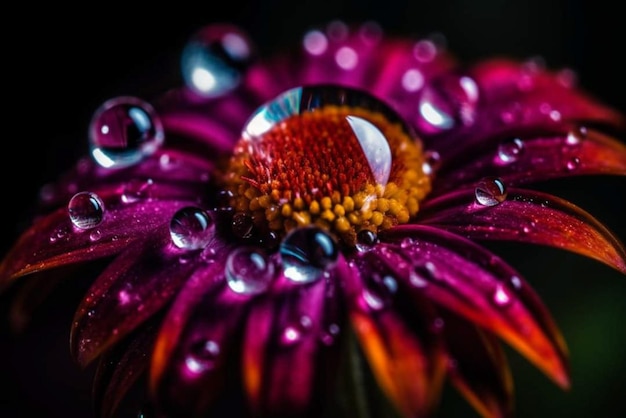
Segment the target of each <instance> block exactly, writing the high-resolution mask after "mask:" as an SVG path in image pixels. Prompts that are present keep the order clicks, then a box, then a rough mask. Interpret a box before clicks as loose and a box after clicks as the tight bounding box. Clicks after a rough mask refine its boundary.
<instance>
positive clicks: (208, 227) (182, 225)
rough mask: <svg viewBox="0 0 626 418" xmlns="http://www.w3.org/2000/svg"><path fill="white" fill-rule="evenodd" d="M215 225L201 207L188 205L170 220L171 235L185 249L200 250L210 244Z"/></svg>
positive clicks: (176, 244) (175, 243)
mask: <svg viewBox="0 0 626 418" xmlns="http://www.w3.org/2000/svg"><path fill="white" fill-rule="evenodd" d="M214 229H215V225H214V223H213V219H212V218H211V216H210V215H209V214H208V213H207V212H206V211H204V210H203V209H201V208H197V207H193V206H186V207H184V208H182V209H179V210H178V211H177V212H176V213H175V214H174V216H173V217H172V220H171V221H170V237H171V238H172V242H173V243H174V245H175V246H176V247H178V248H180V249H183V250H198V249H201V248H204V247H206V246H207V245H208V243H209V242H210V241H211V238H212V237H213V230H214Z"/></svg>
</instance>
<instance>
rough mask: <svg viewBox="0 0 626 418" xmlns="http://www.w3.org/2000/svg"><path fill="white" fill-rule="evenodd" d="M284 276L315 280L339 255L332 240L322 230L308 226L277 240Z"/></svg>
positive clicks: (308, 280) (305, 281)
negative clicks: (280, 240) (278, 241)
mask: <svg viewBox="0 0 626 418" xmlns="http://www.w3.org/2000/svg"><path fill="white" fill-rule="evenodd" d="M279 253H280V256H281V259H282V263H283V269H284V274H285V277H287V278H288V279H290V280H293V281H294V282H298V283H309V282H313V281H315V280H318V279H319V278H321V277H322V274H323V273H324V271H326V270H327V269H329V268H331V267H332V266H333V265H334V264H335V262H336V261H337V258H338V256H339V249H338V246H337V243H336V242H335V240H334V239H333V238H332V237H331V236H330V235H328V234H327V233H326V232H325V231H324V230H323V229H321V228H318V227H316V226H308V227H302V228H296V229H293V230H291V231H290V232H289V233H288V234H287V236H286V237H285V239H283V241H282V242H281V243H280V246H279Z"/></svg>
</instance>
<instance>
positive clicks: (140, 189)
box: [122, 179, 154, 203]
mask: <svg viewBox="0 0 626 418" xmlns="http://www.w3.org/2000/svg"><path fill="white" fill-rule="evenodd" d="M153 185H154V182H153V181H152V179H147V180H144V179H131V180H130V181H129V182H128V183H126V184H125V185H124V191H123V192H122V202H124V203H133V202H137V201H138V200H141V199H146V198H148V197H149V196H150V189H152V187H153Z"/></svg>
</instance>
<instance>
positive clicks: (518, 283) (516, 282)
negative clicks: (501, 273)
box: [509, 276, 522, 290]
mask: <svg viewBox="0 0 626 418" xmlns="http://www.w3.org/2000/svg"><path fill="white" fill-rule="evenodd" d="M509 281H510V282H511V285H512V286H513V288H514V289H515V290H519V289H521V288H522V279H520V278H519V277H518V276H511V278H510V279H509Z"/></svg>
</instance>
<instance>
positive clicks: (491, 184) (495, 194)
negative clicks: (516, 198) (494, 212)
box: [474, 177, 507, 206]
mask: <svg viewBox="0 0 626 418" xmlns="http://www.w3.org/2000/svg"><path fill="white" fill-rule="evenodd" d="M474 194H475V196H476V201H477V202H478V204H480V205H482V206H495V205H497V204H499V203H502V202H504V201H505V200H506V196H507V191H506V186H505V184H504V182H503V181H502V180H501V179H499V178H497V177H485V178H483V179H482V180H481V181H480V182H479V183H478V184H477V185H476V188H475V189H474Z"/></svg>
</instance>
